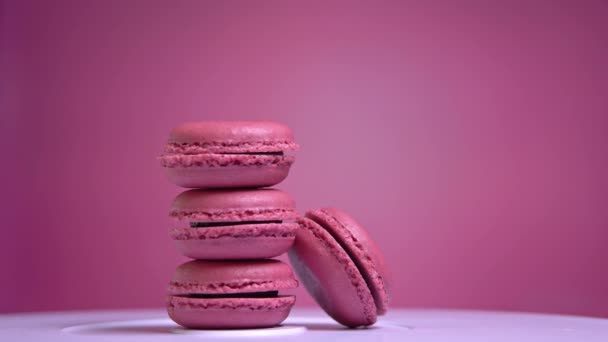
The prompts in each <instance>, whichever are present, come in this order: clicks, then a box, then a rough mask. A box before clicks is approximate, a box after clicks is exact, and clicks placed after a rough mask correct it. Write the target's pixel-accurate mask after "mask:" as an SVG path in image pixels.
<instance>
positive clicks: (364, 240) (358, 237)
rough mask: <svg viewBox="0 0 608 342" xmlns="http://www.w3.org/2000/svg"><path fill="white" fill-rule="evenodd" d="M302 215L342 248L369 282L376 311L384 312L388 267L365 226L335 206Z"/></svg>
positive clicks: (386, 298)
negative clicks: (321, 228) (313, 222)
mask: <svg viewBox="0 0 608 342" xmlns="http://www.w3.org/2000/svg"><path fill="white" fill-rule="evenodd" d="M306 217H308V218H309V219H311V220H313V221H315V222H316V223H318V224H319V225H320V226H322V227H323V228H324V229H325V230H326V231H327V232H328V233H330V234H331V236H332V237H333V238H334V239H335V240H336V241H337V242H338V243H339V244H340V246H341V247H342V248H343V249H344V250H345V251H346V253H347V254H348V255H349V256H350V257H351V259H352V260H353V262H354V263H355V265H357V268H358V269H359V271H360V272H361V275H362V276H363V278H364V279H365V281H366V283H367V285H368V286H369V288H370V290H371V292H372V295H373V296H374V301H375V304H376V307H377V309H378V314H379V315H382V314H384V313H386V311H387V309H388V301H389V295H388V290H387V284H386V281H387V278H388V270H387V266H386V263H385V261H384V257H383V256H382V253H381V252H380V249H379V248H378V246H377V245H376V243H375V242H374V240H372V238H371V236H370V235H369V234H368V232H367V231H366V230H365V228H363V226H362V225H361V224H359V223H358V222H357V221H356V220H355V219H353V218H352V217H351V216H349V215H348V214H346V213H345V212H343V211H341V210H339V209H336V208H322V209H317V210H311V211H309V212H307V213H306Z"/></svg>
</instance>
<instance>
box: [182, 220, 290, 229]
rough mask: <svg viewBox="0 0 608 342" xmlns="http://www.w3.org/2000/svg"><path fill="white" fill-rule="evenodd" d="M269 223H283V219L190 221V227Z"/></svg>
mask: <svg viewBox="0 0 608 342" xmlns="http://www.w3.org/2000/svg"><path fill="white" fill-rule="evenodd" d="M271 223H283V221H281V220H268V221H237V222H190V228H212V227H227V226H241V225H246V224H271Z"/></svg>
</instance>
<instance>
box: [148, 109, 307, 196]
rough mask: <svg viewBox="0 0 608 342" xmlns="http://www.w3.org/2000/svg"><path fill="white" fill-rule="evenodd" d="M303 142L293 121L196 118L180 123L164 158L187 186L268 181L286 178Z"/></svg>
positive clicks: (169, 172)
mask: <svg viewBox="0 0 608 342" xmlns="http://www.w3.org/2000/svg"><path fill="white" fill-rule="evenodd" d="M297 148H298V145H297V144H296V143H295V141H294V138H293V134H292V132H291V130H290V129H289V127H287V126H285V125H283V124H280V123H276V122H268V121H209V122H191V123H185V124H182V125H179V126H177V127H175V128H174V129H173V130H172V131H171V133H170V135H169V140H168V142H167V145H166V146H165V153H164V154H163V155H162V156H160V158H159V159H160V163H161V166H163V167H164V168H165V169H166V172H167V175H168V177H169V180H170V181H171V182H172V183H174V184H176V185H179V186H182V187H185V188H236V187H264V186H272V185H275V184H278V183H280V182H281V181H283V179H285V177H287V174H288V173H289V169H290V167H291V165H292V164H293V162H294V157H293V156H292V155H287V154H286V152H289V151H294V150H296V149H297Z"/></svg>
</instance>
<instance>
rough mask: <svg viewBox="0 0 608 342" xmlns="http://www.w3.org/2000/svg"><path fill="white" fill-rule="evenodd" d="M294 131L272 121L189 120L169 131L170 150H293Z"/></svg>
mask: <svg viewBox="0 0 608 342" xmlns="http://www.w3.org/2000/svg"><path fill="white" fill-rule="evenodd" d="M297 148H298V145H297V144H296V143H295V142H294V138H293V133H292V131H291V129H289V127H287V126H286V125H283V124H280V123H277V122H271V121H207V122H189V123H184V124H181V125H179V126H177V127H175V128H174V129H173V130H172V131H171V133H170V134H169V141H168V144H167V146H166V148H165V150H166V151H167V152H169V153H183V154H198V153H255V152H279V151H286V150H295V149H297Z"/></svg>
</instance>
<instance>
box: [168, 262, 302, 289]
mask: <svg viewBox="0 0 608 342" xmlns="http://www.w3.org/2000/svg"><path fill="white" fill-rule="evenodd" d="M297 286H298V281H297V280H296V279H295V277H294V274H293V272H292V270H291V268H290V267H289V266H288V265H287V264H285V263H283V262H281V261H279V260H272V259H259V260H247V261H245V260H242V261H203V260H192V261H189V262H186V263H184V264H182V265H180V266H178V267H177V269H176V270H175V274H174V275H173V278H172V280H171V282H170V283H169V294H171V295H191V294H233V293H254V292H268V291H278V290H282V289H290V288H295V287H297Z"/></svg>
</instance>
